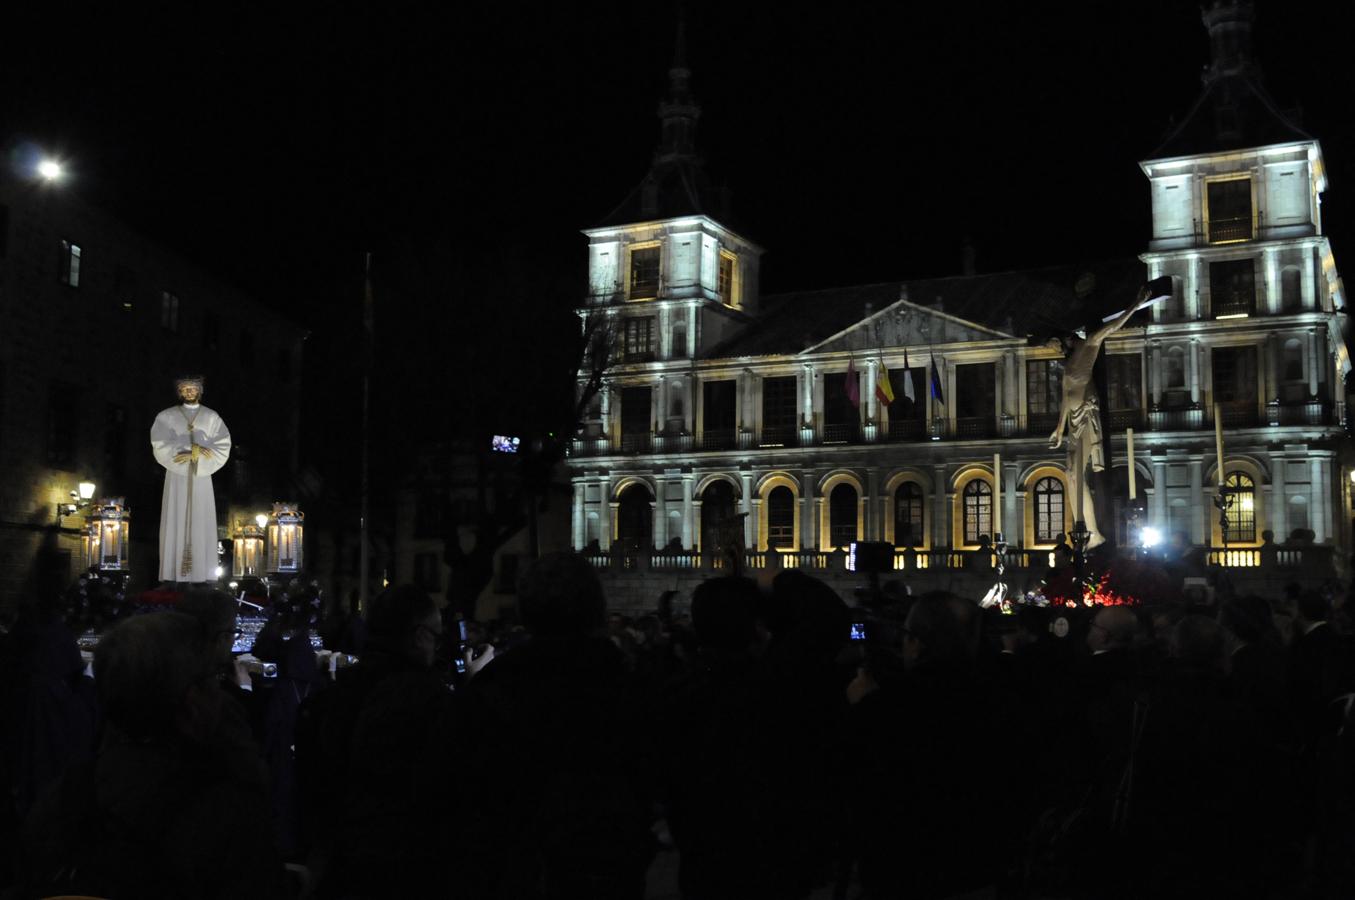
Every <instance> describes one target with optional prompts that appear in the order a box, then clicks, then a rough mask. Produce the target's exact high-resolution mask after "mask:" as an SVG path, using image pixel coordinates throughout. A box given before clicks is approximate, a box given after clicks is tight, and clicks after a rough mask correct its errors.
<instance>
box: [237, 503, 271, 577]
mask: <svg viewBox="0 0 1355 900" xmlns="http://www.w3.org/2000/svg"><path fill="white" fill-rule="evenodd" d="M267 524H268V516H266V515H264V514H263V513H260V514H259V515H257V516H255V520H254V522H248V521H246V520H245V519H237V520H236V522H235V534H233V535H232V536H231V537H232V539H233V543H234V545H235V546H234V552H233V553H232V554H231V577H232V578H255V577H258V576H259V575H262V574H263V535H264V526H266V525H267Z"/></svg>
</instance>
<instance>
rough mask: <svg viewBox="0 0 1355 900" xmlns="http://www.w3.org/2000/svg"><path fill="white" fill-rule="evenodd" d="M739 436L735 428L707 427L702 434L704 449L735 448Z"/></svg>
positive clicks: (702, 446) (701, 444)
mask: <svg viewBox="0 0 1355 900" xmlns="http://www.w3.org/2000/svg"><path fill="white" fill-rule="evenodd" d="M737 441H738V436H737V434H736V433H735V430H734V429H733V428H716V429H706V431H705V432H703V433H702V435H701V441H700V447H701V449H702V450H733V449H734V448H735V447H736V446H737Z"/></svg>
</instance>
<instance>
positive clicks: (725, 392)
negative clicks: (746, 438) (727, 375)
mask: <svg viewBox="0 0 1355 900" xmlns="http://www.w3.org/2000/svg"><path fill="white" fill-rule="evenodd" d="M737 389H738V382H736V381H733V380H726V381H707V382H706V383H705V384H703V385H702V386H701V390H702V392H703V393H704V396H703V397H702V398H701V399H702V403H701V410H702V418H703V422H702V427H703V429H704V431H705V433H706V438H707V439H708V440H709V439H710V438H711V437H712V436H713V435H716V434H719V435H721V436H728V439H729V440H730V441H731V442H732V441H733V439H734V429H735V428H736V427H737V423H736V422H735V421H734V403H735V394H736V392H737Z"/></svg>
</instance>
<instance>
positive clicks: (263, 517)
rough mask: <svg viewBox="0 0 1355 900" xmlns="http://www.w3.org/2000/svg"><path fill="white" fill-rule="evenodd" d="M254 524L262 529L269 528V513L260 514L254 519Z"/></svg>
mask: <svg viewBox="0 0 1355 900" xmlns="http://www.w3.org/2000/svg"><path fill="white" fill-rule="evenodd" d="M254 524H256V525H258V526H259V527H260V528H265V527H267V526H268V513H259V514H258V515H257V516H255V517H254Z"/></svg>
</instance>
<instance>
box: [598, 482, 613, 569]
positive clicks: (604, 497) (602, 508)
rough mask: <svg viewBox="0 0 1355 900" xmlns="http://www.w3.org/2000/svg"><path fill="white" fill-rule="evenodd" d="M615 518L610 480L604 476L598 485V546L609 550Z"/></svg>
mask: <svg viewBox="0 0 1355 900" xmlns="http://www.w3.org/2000/svg"><path fill="white" fill-rule="evenodd" d="M615 516H616V502H615V501H614V500H612V479H611V476H609V475H605V476H603V478H602V483H601V484H600V485H598V546H599V547H601V548H602V549H603V550H609V549H611V546H612V534H613V533H614V524H615V518H614V517H615Z"/></svg>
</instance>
